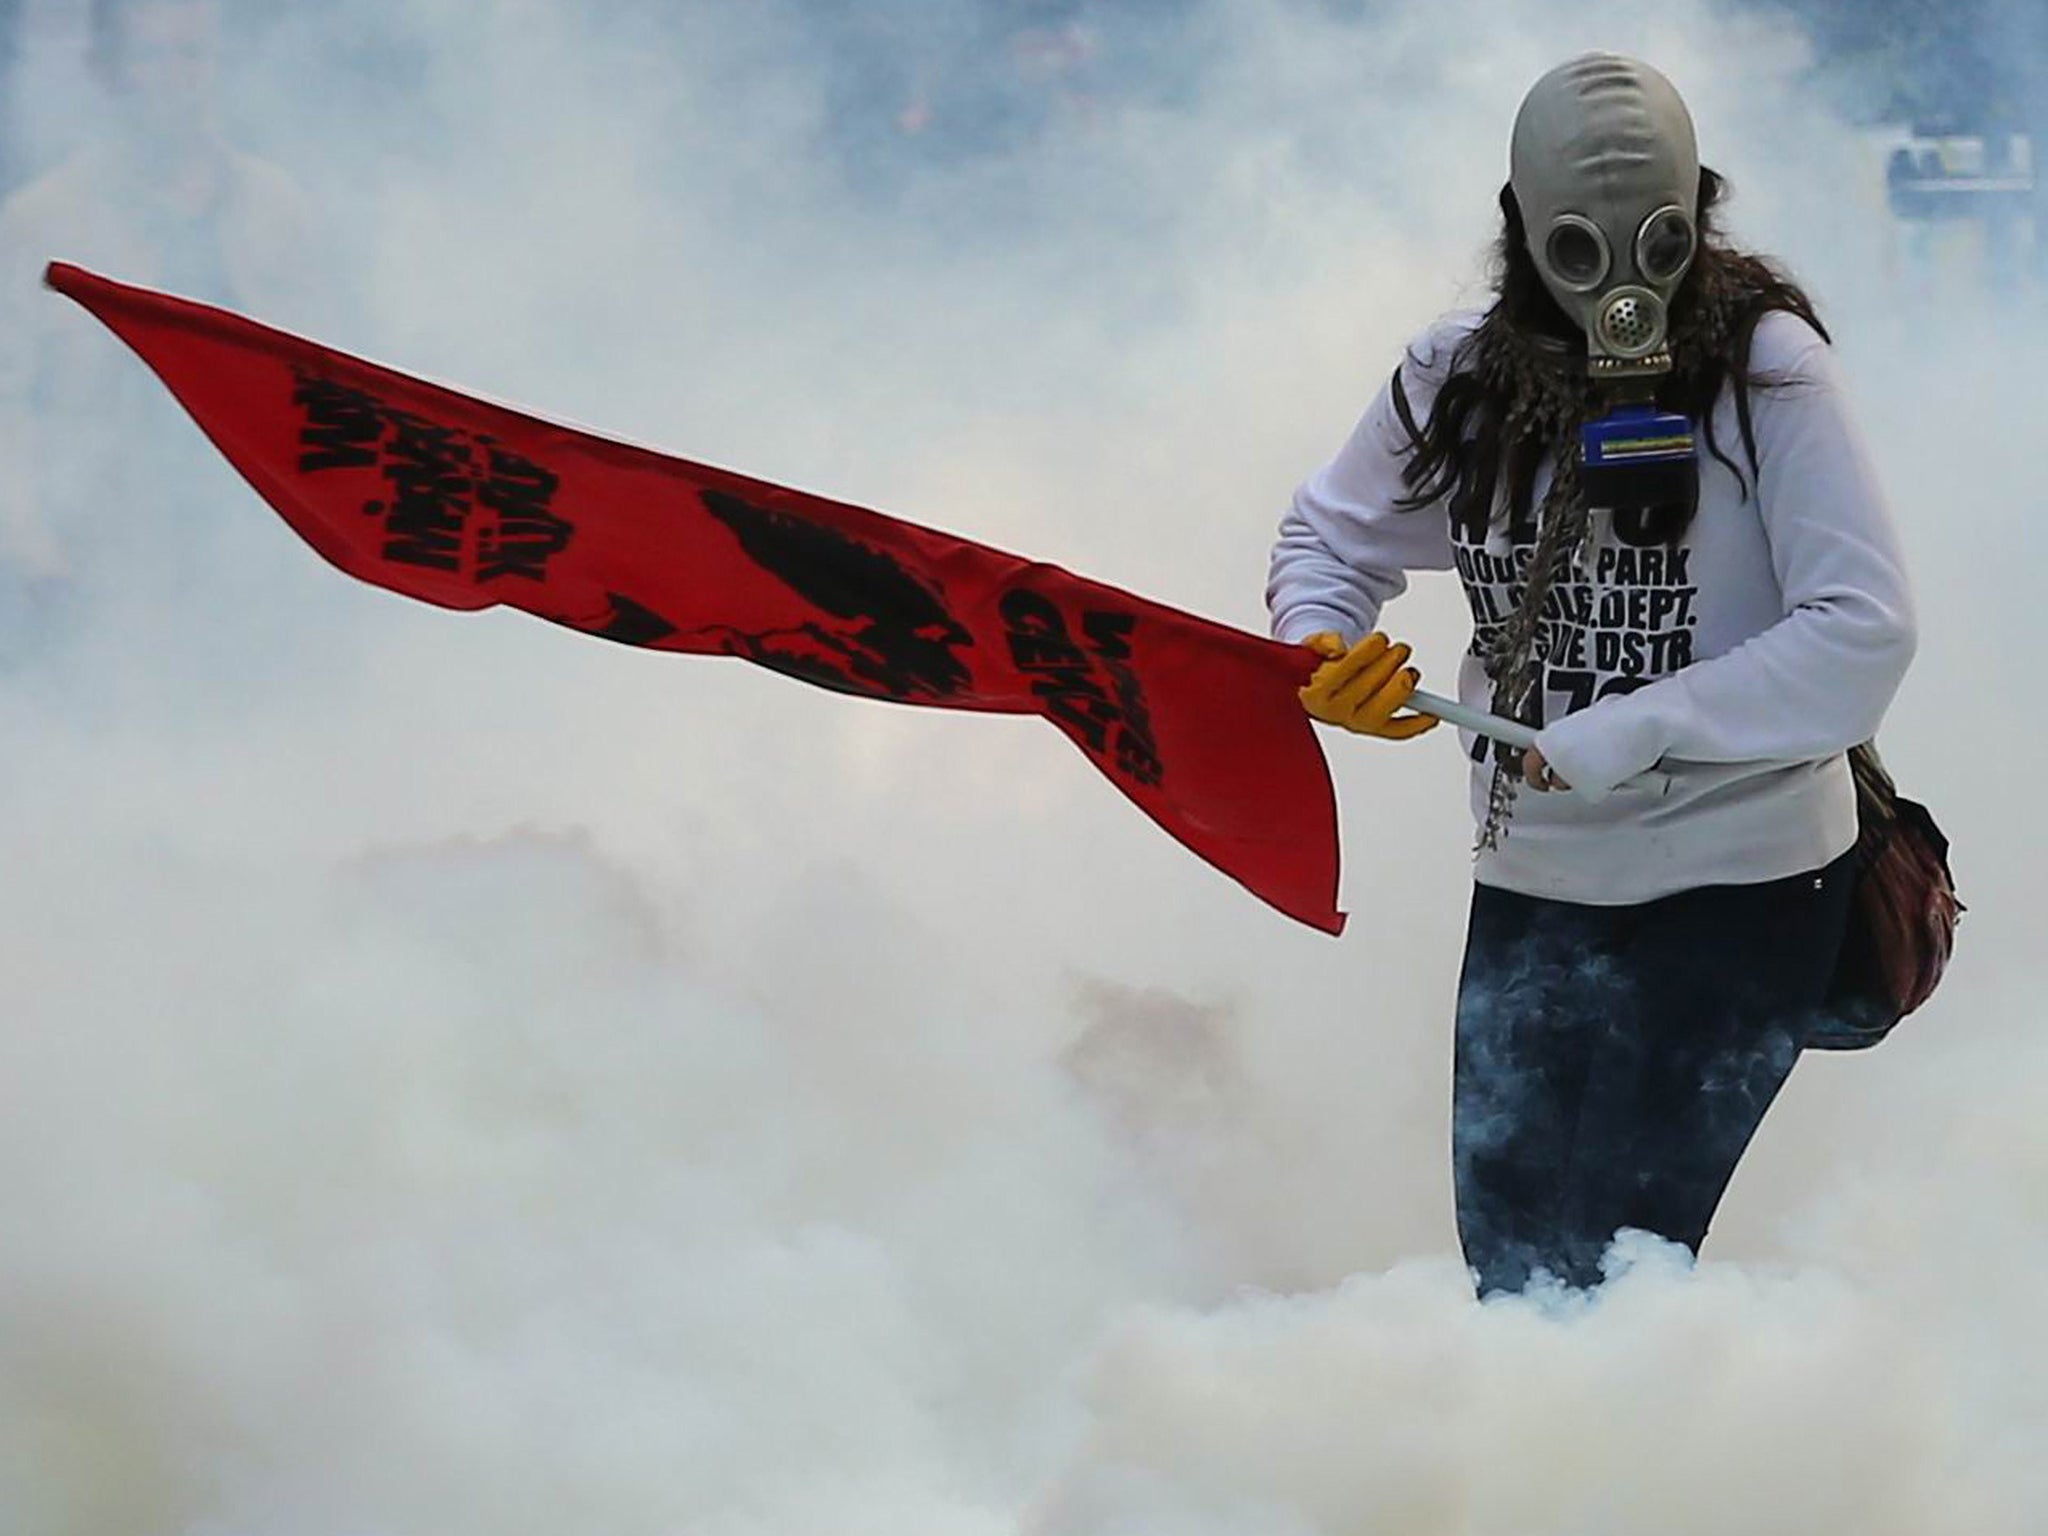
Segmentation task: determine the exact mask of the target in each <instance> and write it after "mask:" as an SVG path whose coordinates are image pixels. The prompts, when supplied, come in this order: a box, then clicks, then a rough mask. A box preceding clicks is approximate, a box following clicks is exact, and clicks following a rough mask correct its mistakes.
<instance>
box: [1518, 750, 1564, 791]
mask: <svg viewBox="0 0 2048 1536" xmlns="http://www.w3.org/2000/svg"><path fill="white" fill-rule="evenodd" d="M1522 782H1523V783H1524V784H1527V785H1528V786H1529V787H1530V788H1531V789H1533V790H1535V791H1536V792H1537V793H1538V794H1540V795H1547V794H1549V793H1550V792H1551V791H1552V790H1553V789H1562V790H1569V789H1570V788H1571V785H1569V784H1567V783H1565V781H1564V780H1563V779H1561V778H1559V777H1558V776H1557V771H1556V770H1555V769H1554V768H1552V767H1551V766H1550V764H1549V763H1548V762H1547V761H1546V760H1545V759H1544V756H1543V754H1542V753H1541V752H1539V751H1537V750H1536V748H1534V747H1531V748H1530V749H1529V750H1528V751H1526V752H1524V753H1523V754H1522Z"/></svg>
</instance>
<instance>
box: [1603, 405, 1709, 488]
mask: <svg viewBox="0 0 2048 1536" xmlns="http://www.w3.org/2000/svg"><path fill="white" fill-rule="evenodd" d="M1579 441H1580V446H1581V456H1580V465H1581V468H1580V475H1581V479H1582V483H1583V485H1584V489H1585V493H1586V504H1587V505H1588V506H1591V507H1611V508H1614V509H1616V510H1620V511H1637V510H1648V509H1650V508H1654V507H1665V506H1677V505H1687V506H1689V505H1690V504H1691V503H1693V502H1694V501H1695V500H1696V499H1697V497H1698V495H1699V469H1700V451H1699V441H1698V436H1697V434H1696V433H1695V431H1694V429H1693V424H1692V421H1691V419H1690V418H1689V417H1685V416H1676V415H1673V414H1672V413H1671V412H1669V411H1660V410H1658V409H1657V407H1656V406H1654V405H1643V404H1630V405H1621V406H1616V407H1615V408H1614V409H1613V410H1612V411H1609V412H1608V413H1607V414H1606V415H1605V416H1599V417H1595V418H1594V419H1593V420H1591V421H1589V422H1587V423H1586V425H1585V426H1584V427H1583V428H1582V429H1581V430H1580V434H1579Z"/></svg>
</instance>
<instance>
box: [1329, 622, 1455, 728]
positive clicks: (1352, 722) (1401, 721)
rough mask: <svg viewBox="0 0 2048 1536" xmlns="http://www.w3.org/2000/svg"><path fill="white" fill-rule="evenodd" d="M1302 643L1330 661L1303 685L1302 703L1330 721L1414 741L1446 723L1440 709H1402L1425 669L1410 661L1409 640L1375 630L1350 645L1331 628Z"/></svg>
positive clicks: (1345, 726) (1332, 723) (1334, 723)
mask: <svg viewBox="0 0 2048 1536" xmlns="http://www.w3.org/2000/svg"><path fill="white" fill-rule="evenodd" d="M1302 644H1303V645H1306V646H1307V647H1308V648H1309V649H1310V650H1312V651H1314V652H1315V653H1316V654H1317V655H1318V656H1321V657H1323V658H1324V661H1323V664H1322V665H1321V666H1320V667H1317V668H1316V670H1315V674H1314V675H1313V676H1312V677H1310V678H1309V680H1308V686H1307V687H1306V688H1303V689H1302V690H1301V706H1302V708H1304V709H1306V710H1307V711H1308V712H1309V714H1310V715H1312V716H1313V717H1314V718H1316V719H1318V720H1320V721H1322V722H1323V723H1324V724H1325V725H1341V726H1343V727H1344V729H1345V730H1347V731H1357V732H1358V733H1359V734H1360V735H1362V736H1384V737H1386V738H1387V739H1388V740H1390V741H1408V740H1411V739H1412V738H1414V737H1417V736H1420V735H1421V734H1422V733H1423V732H1424V731H1426V730H1428V729H1430V728H1431V727H1432V726H1436V725H1441V724H1442V723H1443V722H1442V721H1440V720H1439V719H1437V717H1436V716H1435V715H1413V714H1410V715H1404V714H1401V713H1400V710H1401V706H1402V705H1404V704H1406V703H1407V702H1408V698H1409V695H1410V694H1412V693H1414V692H1415V685H1416V684H1417V683H1419V682H1421V681H1422V674H1421V673H1419V672H1417V671H1416V670H1415V669H1414V668H1413V667H1410V666H1408V665H1407V664H1406V663H1407V661H1408V647H1407V646H1405V645H1393V644H1390V643H1389V642H1388V640H1387V637H1386V636H1385V635H1382V634H1377V633H1375V634H1370V635H1367V636H1366V637H1365V638H1364V639H1363V640H1361V641H1359V642H1358V644H1356V645H1354V646H1352V647H1351V649H1350V650H1348V651H1347V650H1345V649H1344V642H1343V640H1342V639H1340V638H1339V637H1338V636H1336V635H1334V634H1330V633H1329V632H1327V631H1325V632H1324V633H1322V634H1319V635H1310V636H1309V637H1308V639H1306V640H1304V641H1303V642H1302Z"/></svg>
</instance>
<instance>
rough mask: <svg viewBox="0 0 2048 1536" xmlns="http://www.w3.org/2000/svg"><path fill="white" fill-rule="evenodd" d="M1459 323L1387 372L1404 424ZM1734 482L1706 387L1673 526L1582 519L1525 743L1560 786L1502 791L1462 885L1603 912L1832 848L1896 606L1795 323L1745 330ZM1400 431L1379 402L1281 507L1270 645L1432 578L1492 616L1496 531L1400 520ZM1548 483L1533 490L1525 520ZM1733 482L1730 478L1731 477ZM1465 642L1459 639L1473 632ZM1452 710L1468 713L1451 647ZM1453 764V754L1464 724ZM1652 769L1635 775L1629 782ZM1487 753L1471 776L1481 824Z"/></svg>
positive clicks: (1729, 412)
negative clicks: (1538, 713) (1642, 543)
mask: <svg viewBox="0 0 2048 1536" xmlns="http://www.w3.org/2000/svg"><path fill="white" fill-rule="evenodd" d="M1477 322H1478V316H1477V315H1475V314H1461V315H1454V316H1450V317H1447V318H1446V319H1444V320H1441V321H1439V322H1438V323H1437V324H1436V325H1434V326H1432V327H1431V328H1430V329H1429V331H1427V332H1425V333H1424V335H1423V336H1422V337H1420V338H1419V339H1418V340H1417V341H1416V342H1415V343H1414V344H1413V345H1412V346H1411V347H1410V349H1409V354H1408V357H1407V359H1406V361H1405V362H1404V363H1403V365H1402V369H1401V381H1402V385H1403V388H1404V390H1405V392H1406V394H1407V397H1408V403H1409V406H1410V408H1411V410H1412V412H1413V415H1414V419H1415V420H1416V421H1418V422H1421V421H1426V420H1427V419H1428V414H1429V410H1430V407H1431V405H1432V404H1433V402H1434V400H1435V397H1436V392H1437V390H1438V388H1439V387H1440V386H1441V384H1442V382H1443V379H1444V378H1445V376H1446V373H1447V371H1448V368H1449V366H1450V363H1451V359H1452V355H1453V353H1454V351H1455V349H1456V348H1457V346H1458V344H1459V343H1460V342H1461V341H1463V340H1464V339H1465V338H1466V337H1467V336H1468V335H1469V334H1470V332H1471V330H1472V328H1473V327H1474V326H1475V325H1476V324H1477ZM1751 369H1752V371H1753V372H1754V373H1756V374H1758V375H1759V376H1761V377H1762V378H1763V379H1764V380H1766V381H1767V384H1766V385H1765V386H1763V387H1757V388H1754V389H1753V390H1752V392H1751V408H1752V414H1753V420H1754V426H1755V436H1756V448H1757V458H1758V464H1757V472H1756V474H1755V476H1754V477H1753V479H1752V477H1751V476H1750V474H1749V464H1748V461H1747V456H1746V454H1745V452H1744V450H1743V446H1742V435H1741V431H1740V428H1739V427H1738V425H1737V422H1736V416H1735V402H1734V395H1733V389H1732V386H1730V387H1729V388H1724V389H1723V391H1722V394H1721V398H1720V400H1719V401H1718V402H1717V404H1716V407H1715V416H1714V440H1715V441H1716V442H1717V443H1718V444H1719V445H1720V447H1721V450H1722V452H1723V453H1725V454H1727V456H1728V457H1729V458H1730V459H1732V460H1733V461H1734V462H1735V464H1737V465H1739V466H1740V467H1741V469H1742V472H1743V478H1742V479H1738V477H1737V475H1736V474H1735V472H1734V471H1732V470H1731V469H1730V468H1729V467H1728V466H1727V465H1726V464H1724V463H1722V462H1721V461H1720V460H1719V459H1718V458H1716V457H1714V456H1713V455H1712V454H1710V453H1708V452H1707V451H1706V448H1705V441H1704V438H1705V434H1702V450H1701V460H1700V498H1699V513H1698V516H1697V517H1696V518H1695V519H1694V520H1693V524H1692V526H1691V528H1690V529H1689V530H1688V531H1687V532H1686V534H1685V536H1684V538H1683V539H1682V540H1681V541H1680V542H1679V543H1678V544H1677V545H1675V546H1673V547H1671V548H1669V549H1667V548H1666V547H1664V546H1661V545H1660V546H1652V547H1649V548H1632V547H1630V546H1628V545H1626V544H1623V543H1622V542H1621V541H1620V540H1618V539H1617V538H1616V537H1615V533H1614V528H1613V519H1612V517H1611V516H1610V515H1608V514H1607V513H1605V512H1603V511H1600V510H1598V509H1596V510H1595V511H1594V512H1593V530H1592V535H1591V537H1590V538H1589V539H1588V540H1587V543H1586V546H1585V547H1584V549H1583V551H1582V552H1581V554H1580V556H1579V558H1578V561H1577V565H1576V568H1575V570H1574V571H1573V572H1572V573H1571V574H1570V575H1569V576H1567V577H1565V578H1563V579H1561V580H1560V581H1559V583H1558V586H1557V589H1556V591H1555V592H1554V593H1553V596H1552V599H1551V603H1550V605H1548V606H1549V607H1550V610H1551V617H1547V618H1546V620H1545V622H1544V625H1543V628H1542V631H1541V633H1540V634H1539V638H1538V643H1539V645H1540V646H1541V647H1542V648H1543V650H1544V654H1545V656H1546V662H1545V666H1544V687H1543V694H1542V711H1543V712H1542V720H1543V721H1544V722H1547V723H1546V724H1544V725H1543V728H1542V730H1541V733H1540V735H1539V737H1538V745H1539V747H1540V749H1541V750H1542V752H1543V755H1544V757H1545V758H1546V759H1548V761H1549V762H1550V764H1551V766H1552V767H1553V768H1554V769H1555V770H1556V772H1557V773H1558V775H1559V776H1560V777H1562V778H1563V779H1565V780H1566V781H1567V782H1568V783H1570V784H1571V786H1572V790H1571V792H1570V793H1569V794H1563V793H1550V794H1538V793H1536V792H1534V791H1532V790H1530V789H1528V788H1527V787H1523V788H1522V789H1521V791H1520V792H1519V793H1518V794H1517V795H1516V797H1515V804H1514V812H1513V816H1512V818H1511V819H1510V821H1509V822H1508V825H1507V830H1506V835H1505V836H1504V837H1502V838H1501V839H1500V841H1499V845H1498V847H1496V848H1494V849H1490V850H1485V851H1482V852H1481V854H1480V855H1479V860H1478V868H1477V878H1478V879H1479V880H1480V881H1481V882H1482V883H1483V884H1487V885H1493V886H1500V887H1503V888H1505V889H1508V890H1513V891H1520V892H1524V893H1526V894H1529V895H1534V896H1544V897H1549V898H1552V899H1556V900H1563V901H1573V902H1583V903H1588V904H1591V905H1600V906H1611V905H1622V904H1629V903H1636V902H1644V901H1650V900H1654V899H1656V898H1658V897H1660V896H1666V895H1670V894H1671V893H1673V892H1675V891H1680V890H1686V889H1689V888H1691V887H1694V886H1702V885H1745V884H1752V883H1755V882H1759V881H1764V880H1774V879H1779V878H1781V877H1783V876H1786V875H1792V874H1797V873H1800V872H1801V871H1804V870H1808V869H1814V868H1817V867H1819V866H1820V865H1823V864H1826V863H1827V862H1829V861H1830V860H1832V859H1834V858H1835V857H1836V856H1838V855H1840V854H1842V853H1844V852H1846V851H1847V850H1848V849H1849V848H1850V847H1851V846H1852V845H1853V844H1854V842H1855V840H1856V796H1855V789H1854V786H1853V784H1852V782H1851V780H1850V776H1849V771H1848V765H1847V762H1846V760H1845V759H1844V757H1843V755H1842V754H1843V753H1844V752H1845V751H1846V750H1847V749H1848V748H1850V747H1852V746H1854V745H1856V744H1857V743H1858V742H1862V741H1865V740H1868V739H1869V738H1870V737H1871V736H1872V735H1874V734H1875V733H1876V730H1877V726H1878V722H1879V721H1880V719H1882V718H1883V715H1884V712H1885V708H1886V706H1887V705H1889V704H1890V702H1891V699H1892V695H1893V694H1894V692H1895V691H1896V690H1897V688H1898V686H1899V682H1900V679H1901V678H1902V677H1903V676H1904V675H1905V671H1906V667H1907V664H1908V663H1909V662H1910V661H1911V659H1912V656H1913V648H1914V628H1913V607H1912V599H1911V595H1910V593H1909V591H1908V589H1907V584H1906V578H1905V573H1904V570H1903V568H1902V564H1901V561H1900V556H1899V547H1898V539H1897V536H1896V534H1895V532H1894V530H1893V527H1892V523H1891V518H1890V514H1889V513H1888V511H1887V509H1886V506H1885V500H1884V495H1883V492H1882V491H1881V490H1880V488H1879V486H1878V483H1877V477H1876V475H1875V473H1874V471H1873V469H1872V466H1871V462H1870V456H1869V453H1868V452H1867V450H1866V448H1865V447H1864V444H1863V441H1862V439H1861V438H1860V436H1859V435H1858V433H1857V431H1856V428H1855V426H1854V424H1853V423H1852V422H1851V420H1850V413H1849V409H1848V405H1847V402H1846V400H1845V398H1844V391H1843V387H1842V384H1841V381H1840V377H1839V375H1838V373H1837V371H1836V368H1835V363H1834V359H1833V356H1832V354H1831V352H1830V350H1829V348H1828V346H1827V344H1826V343H1825V342H1823V341H1822V340H1821V338H1820V337H1819V336H1818V335H1816V334H1815V332H1814V331H1813V329H1812V328H1811V327H1809V326H1808V325H1807V324H1806V323H1805V322H1804V321H1802V320H1800V319H1798V318H1797V317H1795V316H1792V315H1789V314H1784V313H1773V314H1771V315H1768V316H1766V317H1765V319H1764V320H1763V321H1762V323H1761V324H1760V325H1759V326H1758V327H1757V331H1756V341H1755V349H1754V354H1753V357H1752V361H1751ZM1407 445H1408V434H1407V432H1406V430H1405V429H1404V428H1403V426H1402V424H1401V421H1400V418H1399V416H1398V415H1397V413H1396V410H1395V406H1394V402H1393V398H1392V391H1391V386H1389V387H1386V388H1382V389H1381V391H1380V393H1379V395H1378V397H1377V398H1376V399H1374V401H1373V402H1372V405H1371V406H1370V407H1369V408H1368V409H1367V411H1366V413H1365V416H1364V418H1363V419H1362V420H1360V422H1359V423H1358V426H1357V428H1356V429H1355V430H1354V431H1353V433H1352V434H1351V438H1350V441H1349V442H1347V443H1346V444H1345V445H1344V448H1343V450H1342V451H1341V452H1340V453H1339V454H1338V455H1337V457H1336V458H1335V459H1334V460H1332V461H1331V462H1330V463H1329V464H1328V465H1327V466H1325V467H1324V468H1323V469H1322V471H1321V472H1320V473H1318V474H1316V475H1315V476H1314V477H1313V478H1311V479H1310V480H1309V481H1307V482H1306V483H1305V484H1304V485H1303V486H1302V487H1301V488H1300V489H1299V490H1298V491H1296V492H1295V496H1294V504H1293V506H1292V507H1291V509H1290V510H1289V511H1288V513H1287V515H1286V517H1285V518H1284V519H1283V520H1282V522H1281V526H1280V538H1279V542H1278V544H1277V545H1276V546H1275V548H1274V550H1273V559H1272V571H1271V580H1270V582H1269V585H1268V588H1267V603H1268V606H1269V608H1270V609H1271V611H1272V616H1273V632H1274V633H1275V634H1276V635H1277V636H1278V637H1279V638H1280V639H1282V640H1286V641H1300V640H1302V639H1305V638H1306V637H1307V636H1309V635H1312V634H1315V633H1317V632H1318V631H1323V630H1332V631H1335V632H1336V633H1337V634H1339V635H1341V636H1343V638H1344V639H1345V640H1346V641H1347V642H1350V641H1354V640H1356V639H1357V638H1358V637H1360V636H1361V635H1363V634H1365V633H1367V632H1368V631H1370V630H1372V629H1373V628H1375V627H1376V626H1377V625H1378V623H1379V617H1380V610H1381V608H1382V607H1383V606H1384V605H1385V604H1386V603H1388V602H1389V601H1391V600H1392V599H1393V598H1394V597H1396V596H1397V595H1399V594H1400V593H1401V592H1402V591H1403V590H1404V589H1405V588H1406V586H1407V573H1408V572H1410V571H1417V570H1451V569H1455V570H1456V571H1457V572H1458V573H1459V576H1460V577H1461V579H1462V580H1463V582H1464V585H1465V592H1466V596H1467V598H1468V599H1469V601H1470V603H1471V607H1472V613H1473V618H1474V622H1475V624H1476V625H1478V626H1480V627H1481V629H1482V630H1483V629H1484V628H1485V627H1487V626H1491V625H1497V624H1499V623H1501V622H1503V621H1505V620H1506V618H1507V617H1508V615H1509V614H1510V613H1512V612H1513V611H1514V606H1515V603H1516V602H1517V601H1518V599H1519V598H1520V595H1521V588H1522V582H1521V575H1520V573H1521V571H1523V570H1525V569H1526V567H1527V564H1528V562H1529V559H1530V557H1531V555H1532V553H1533V546H1532V544H1530V543H1528V542H1523V543H1521V544H1519V545H1517V544H1514V543H1511V542H1510V540H1509V537H1508V534H1507V531H1506V529H1505V526H1504V523H1505V519H1503V518H1496V520H1495V526H1494V527H1493V528H1492V529H1491V530H1490V531H1489V534H1488V536H1487V539H1486V540H1485V542H1483V543H1479V544H1473V543H1470V542H1467V541H1466V540H1465V539H1464V538H1463V537H1462V535H1460V534H1458V533H1457V532H1456V531H1455V530H1453V528H1452V527H1451V524H1450V518H1449V515H1448V513H1447V511H1446V509H1445V507H1444V506H1443V504H1442V503H1441V502H1438V503H1434V504H1431V505H1429V506H1425V507H1422V508H1418V509H1416V510H1413V511H1398V510H1396V507H1395V504H1396V502H1397V500H1398V499H1399V498H1400V497H1401V496H1403V495H1404V494H1405V492H1406V487H1405V486H1404V485H1403V483H1402V480H1401V467H1402V464H1403V462H1404V459H1405V451H1406V448H1407ZM1548 479H1549V475H1548V471H1547V469H1546V471H1545V472H1544V473H1543V474H1541V475H1539V477H1538V479H1537V483H1536V491H1535V496H1536V504H1537V505H1539V506H1540V505H1541V504H1542V499H1543V493H1544V488H1545V486H1546V485H1547V483H1548ZM1744 480H1752V483H1750V484H1749V485H1747V486H1745V484H1744ZM1475 638H1476V637H1475ZM1458 694H1459V697H1460V698H1461V699H1463V700H1464V701H1465V702H1466V703H1468V704H1473V705H1476V706H1478V707H1480V708H1489V707H1490V706H1491V702H1492V694H1493V689H1492V684H1491V683H1490V682H1489V680H1488V679H1487V677H1486V675H1485V673H1484V671H1483V670H1482V669H1481V666H1480V663H1479V660H1478V657H1477V655H1476V654H1475V652H1474V650H1470V649H1468V650H1467V652H1466V654H1465V657H1464V659H1463V662H1462V664H1461V666H1460V668H1459V674H1458ZM1464 743H1465V746H1466V749H1467V752H1468V755H1472V754H1474V753H1475V750H1476V751H1479V752H1483V750H1484V749H1483V746H1482V747H1479V748H1477V749H1475V743H1474V740H1473V738H1472V737H1471V736H1470V735H1469V734H1465V736H1464ZM1650 770H1655V772H1650ZM1492 772H1493V770H1492V764H1491V759H1490V757H1488V758H1486V760H1484V761H1475V762H1474V764H1473V768H1472V802H1473V810H1474V814H1475V816H1477V817H1480V818H1482V819H1483V818H1484V816H1485V812H1486V804H1487V794H1488V789H1489V787H1490V785H1491V782H1492Z"/></svg>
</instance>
